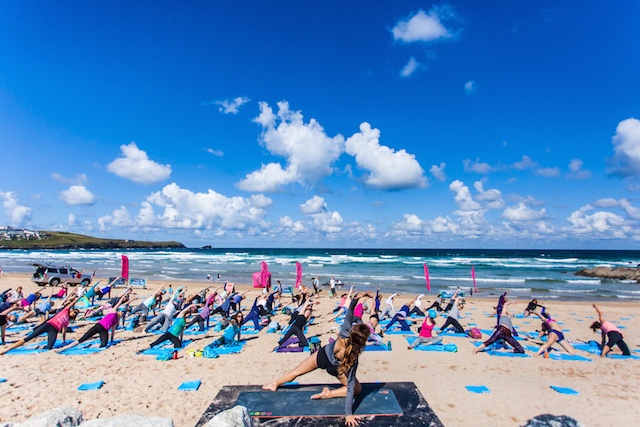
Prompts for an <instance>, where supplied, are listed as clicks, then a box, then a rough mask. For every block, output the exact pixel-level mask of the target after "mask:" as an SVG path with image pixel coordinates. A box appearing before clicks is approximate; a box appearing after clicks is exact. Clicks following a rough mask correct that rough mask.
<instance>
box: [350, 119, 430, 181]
mask: <svg viewBox="0 0 640 427" xmlns="http://www.w3.org/2000/svg"><path fill="white" fill-rule="evenodd" d="M379 138H380V131H379V130H378V129H372V128H371V125H369V123H366V122H364V123H362V124H361V125H360V132H358V133H355V134H353V135H352V136H351V137H350V138H348V139H347V141H346V143H345V151H346V152H347V153H348V154H350V155H352V156H354V157H355V159H356V163H357V165H358V167H360V168H362V169H365V170H367V171H368V174H367V175H366V176H365V177H364V183H365V184H366V185H368V186H371V187H375V188H380V189H383V190H402V189H407V188H424V187H426V186H427V178H426V177H425V175H424V170H423V169H422V167H421V166H420V164H419V163H418V161H417V160H416V158H415V156H414V155H413V154H409V153H407V152H406V150H404V149H402V150H399V151H395V150H394V149H392V148H389V147H387V146H384V145H380V144H379Z"/></svg>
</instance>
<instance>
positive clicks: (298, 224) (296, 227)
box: [280, 215, 307, 233]
mask: <svg viewBox="0 0 640 427" xmlns="http://www.w3.org/2000/svg"><path fill="white" fill-rule="evenodd" d="M280 226H281V227H282V228H284V229H286V230H288V231H291V232H292V233H304V232H306V231H307V228H306V227H305V226H304V224H303V223H302V221H294V220H293V219H291V217H289V216H286V215H285V216H283V217H281V218H280Z"/></svg>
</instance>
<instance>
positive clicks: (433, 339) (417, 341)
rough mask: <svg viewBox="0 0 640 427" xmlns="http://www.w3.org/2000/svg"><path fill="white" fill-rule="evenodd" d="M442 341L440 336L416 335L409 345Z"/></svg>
mask: <svg viewBox="0 0 640 427" xmlns="http://www.w3.org/2000/svg"><path fill="white" fill-rule="evenodd" d="M440 342H442V337H430V338H427V337H418V338H416V339H415V340H414V341H413V342H412V343H411V345H410V346H409V347H411V348H416V347H417V346H419V345H420V344H426V345H433V344H438V343H440Z"/></svg>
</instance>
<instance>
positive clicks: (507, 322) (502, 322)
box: [473, 292, 524, 354]
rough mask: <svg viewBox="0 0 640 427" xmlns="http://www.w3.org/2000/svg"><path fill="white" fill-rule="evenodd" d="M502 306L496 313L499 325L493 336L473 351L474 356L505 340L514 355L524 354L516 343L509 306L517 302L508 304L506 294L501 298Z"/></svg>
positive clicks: (522, 349)
mask: <svg viewBox="0 0 640 427" xmlns="http://www.w3.org/2000/svg"><path fill="white" fill-rule="evenodd" d="M503 297H504V300H503ZM500 299H501V301H502V304H501V303H498V305H499V307H498V308H496V313H499V314H498V325H497V326H496V327H495V329H494V331H493V334H491V336H490V337H489V339H488V340H486V341H485V342H484V343H482V344H481V345H480V346H479V347H476V349H475V350H474V351H473V354H476V353H478V352H479V351H482V350H484V349H485V348H487V347H489V346H490V345H491V344H493V343H494V342H496V341H498V340H505V341H506V342H507V343H508V344H509V345H510V346H511V347H513V352H514V353H524V348H522V346H521V345H520V343H518V341H516V339H515V338H514V337H513V334H514V332H515V329H514V328H513V323H512V322H511V316H509V310H508V308H509V306H510V305H512V304H515V302H513V301H512V302H506V292H505V293H504V294H502V296H501V297H500Z"/></svg>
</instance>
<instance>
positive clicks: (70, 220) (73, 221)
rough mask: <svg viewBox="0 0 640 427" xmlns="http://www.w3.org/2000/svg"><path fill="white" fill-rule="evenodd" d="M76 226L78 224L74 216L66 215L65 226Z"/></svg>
mask: <svg viewBox="0 0 640 427" xmlns="http://www.w3.org/2000/svg"><path fill="white" fill-rule="evenodd" d="M77 224H78V219H77V218H76V216H75V215H74V214H72V213H70V214H69V215H67V225H69V226H70V227H73V226H74V225H77Z"/></svg>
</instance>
